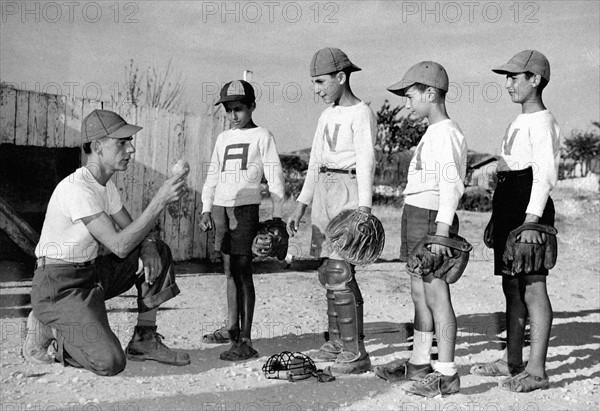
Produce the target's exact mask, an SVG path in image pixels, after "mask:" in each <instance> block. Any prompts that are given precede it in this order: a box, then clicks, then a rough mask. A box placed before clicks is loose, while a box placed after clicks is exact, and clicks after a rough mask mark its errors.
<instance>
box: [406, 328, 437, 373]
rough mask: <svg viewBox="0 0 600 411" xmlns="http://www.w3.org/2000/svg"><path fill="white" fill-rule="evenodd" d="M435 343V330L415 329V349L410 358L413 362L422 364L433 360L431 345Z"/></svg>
mask: <svg viewBox="0 0 600 411" xmlns="http://www.w3.org/2000/svg"><path fill="white" fill-rule="evenodd" d="M432 345H433V331H418V330H415V333H414V335H413V350H412V355H411V356H410V360H408V361H409V362H410V363H411V364H415V365H421V364H429V363H430V362H431V346H432Z"/></svg>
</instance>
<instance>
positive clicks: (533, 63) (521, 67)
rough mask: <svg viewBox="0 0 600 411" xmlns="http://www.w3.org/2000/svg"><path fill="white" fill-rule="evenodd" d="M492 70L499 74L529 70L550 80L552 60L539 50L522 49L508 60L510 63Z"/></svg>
mask: <svg viewBox="0 0 600 411" xmlns="http://www.w3.org/2000/svg"><path fill="white" fill-rule="evenodd" d="M492 71H493V72H494V73H498V74H517V73H525V72H527V71H529V72H531V73H533V74H539V75H540V76H542V77H543V78H545V79H546V80H547V81H550V62H548V59H547V58H546V56H544V55H543V54H542V53H540V52H539V51H537V50H523V51H520V52H518V53H517V54H515V55H514V56H513V58H511V59H510V60H508V63H506V64H504V65H502V66H500V67H498V68H495V69H492Z"/></svg>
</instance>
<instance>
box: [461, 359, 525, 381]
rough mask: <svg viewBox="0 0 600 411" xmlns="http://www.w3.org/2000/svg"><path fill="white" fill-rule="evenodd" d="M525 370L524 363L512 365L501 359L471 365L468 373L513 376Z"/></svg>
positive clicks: (486, 375) (488, 375) (485, 375)
mask: <svg viewBox="0 0 600 411" xmlns="http://www.w3.org/2000/svg"><path fill="white" fill-rule="evenodd" d="M524 370H525V364H519V365H513V364H509V363H507V362H506V361H504V360H503V359H498V360H496V361H492V362H486V363H480V364H475V365H473V366H472V367H471V370H470V373H471V374H473V375H482V376H484V377H502V376H514V375H517V374H519V373H521V372H523V371H524Z"/></svg>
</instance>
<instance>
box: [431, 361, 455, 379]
mask: <svg viewBox="0 0 600 411" xmlns="http://www.w3.org/2000/svg"><path fill="white" fill-rule="evenodd" d="M433 369H434V370H435V371H437V372H439V373H440V374H443V375H448V376H450V375H454V374H456V373H457V372H458V369H457V368H456V363H455V362H454V361H453V362H440V361H438V362H436V363H435V364H433Z"/></svg>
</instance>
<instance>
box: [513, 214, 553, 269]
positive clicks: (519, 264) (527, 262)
mask: <svg viewBox="0 0 600 411" xmlns="http://www.w3.org/2000/svg"><path fill="white" fill-rule="evenodd" d="M525 230H535V231H539V232H540V233H542V234H546V241H545V243H544V244H537V243H523V242H520V241H519V239H520V235H521V233H522V232H523V231H525ZM557 233H558V231H557V230H556V228H554V227H552V226H549V225H546V224H537V223H523V225H521V226H519V227H517V228H516V229H514V230H512V231H511V232H510V234H509V235H508V239H507V240H506V247H505V248H504V255H503V256H502V259H503V261H504V264H505V265H506V267H505V268H504V269H503V273H504V274H507V275H515V274H519V273H523V272H524V273H526V274H527V273H530V272H532V271H533V272H535V271H539V270H540V269H541V268H542V266H543V267H544V268H546V269H547V270H550V269H551V268H553V267H554V265H555V264H556V257H557V253H558V246H557V244H556V234H557Z"/></svg>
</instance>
